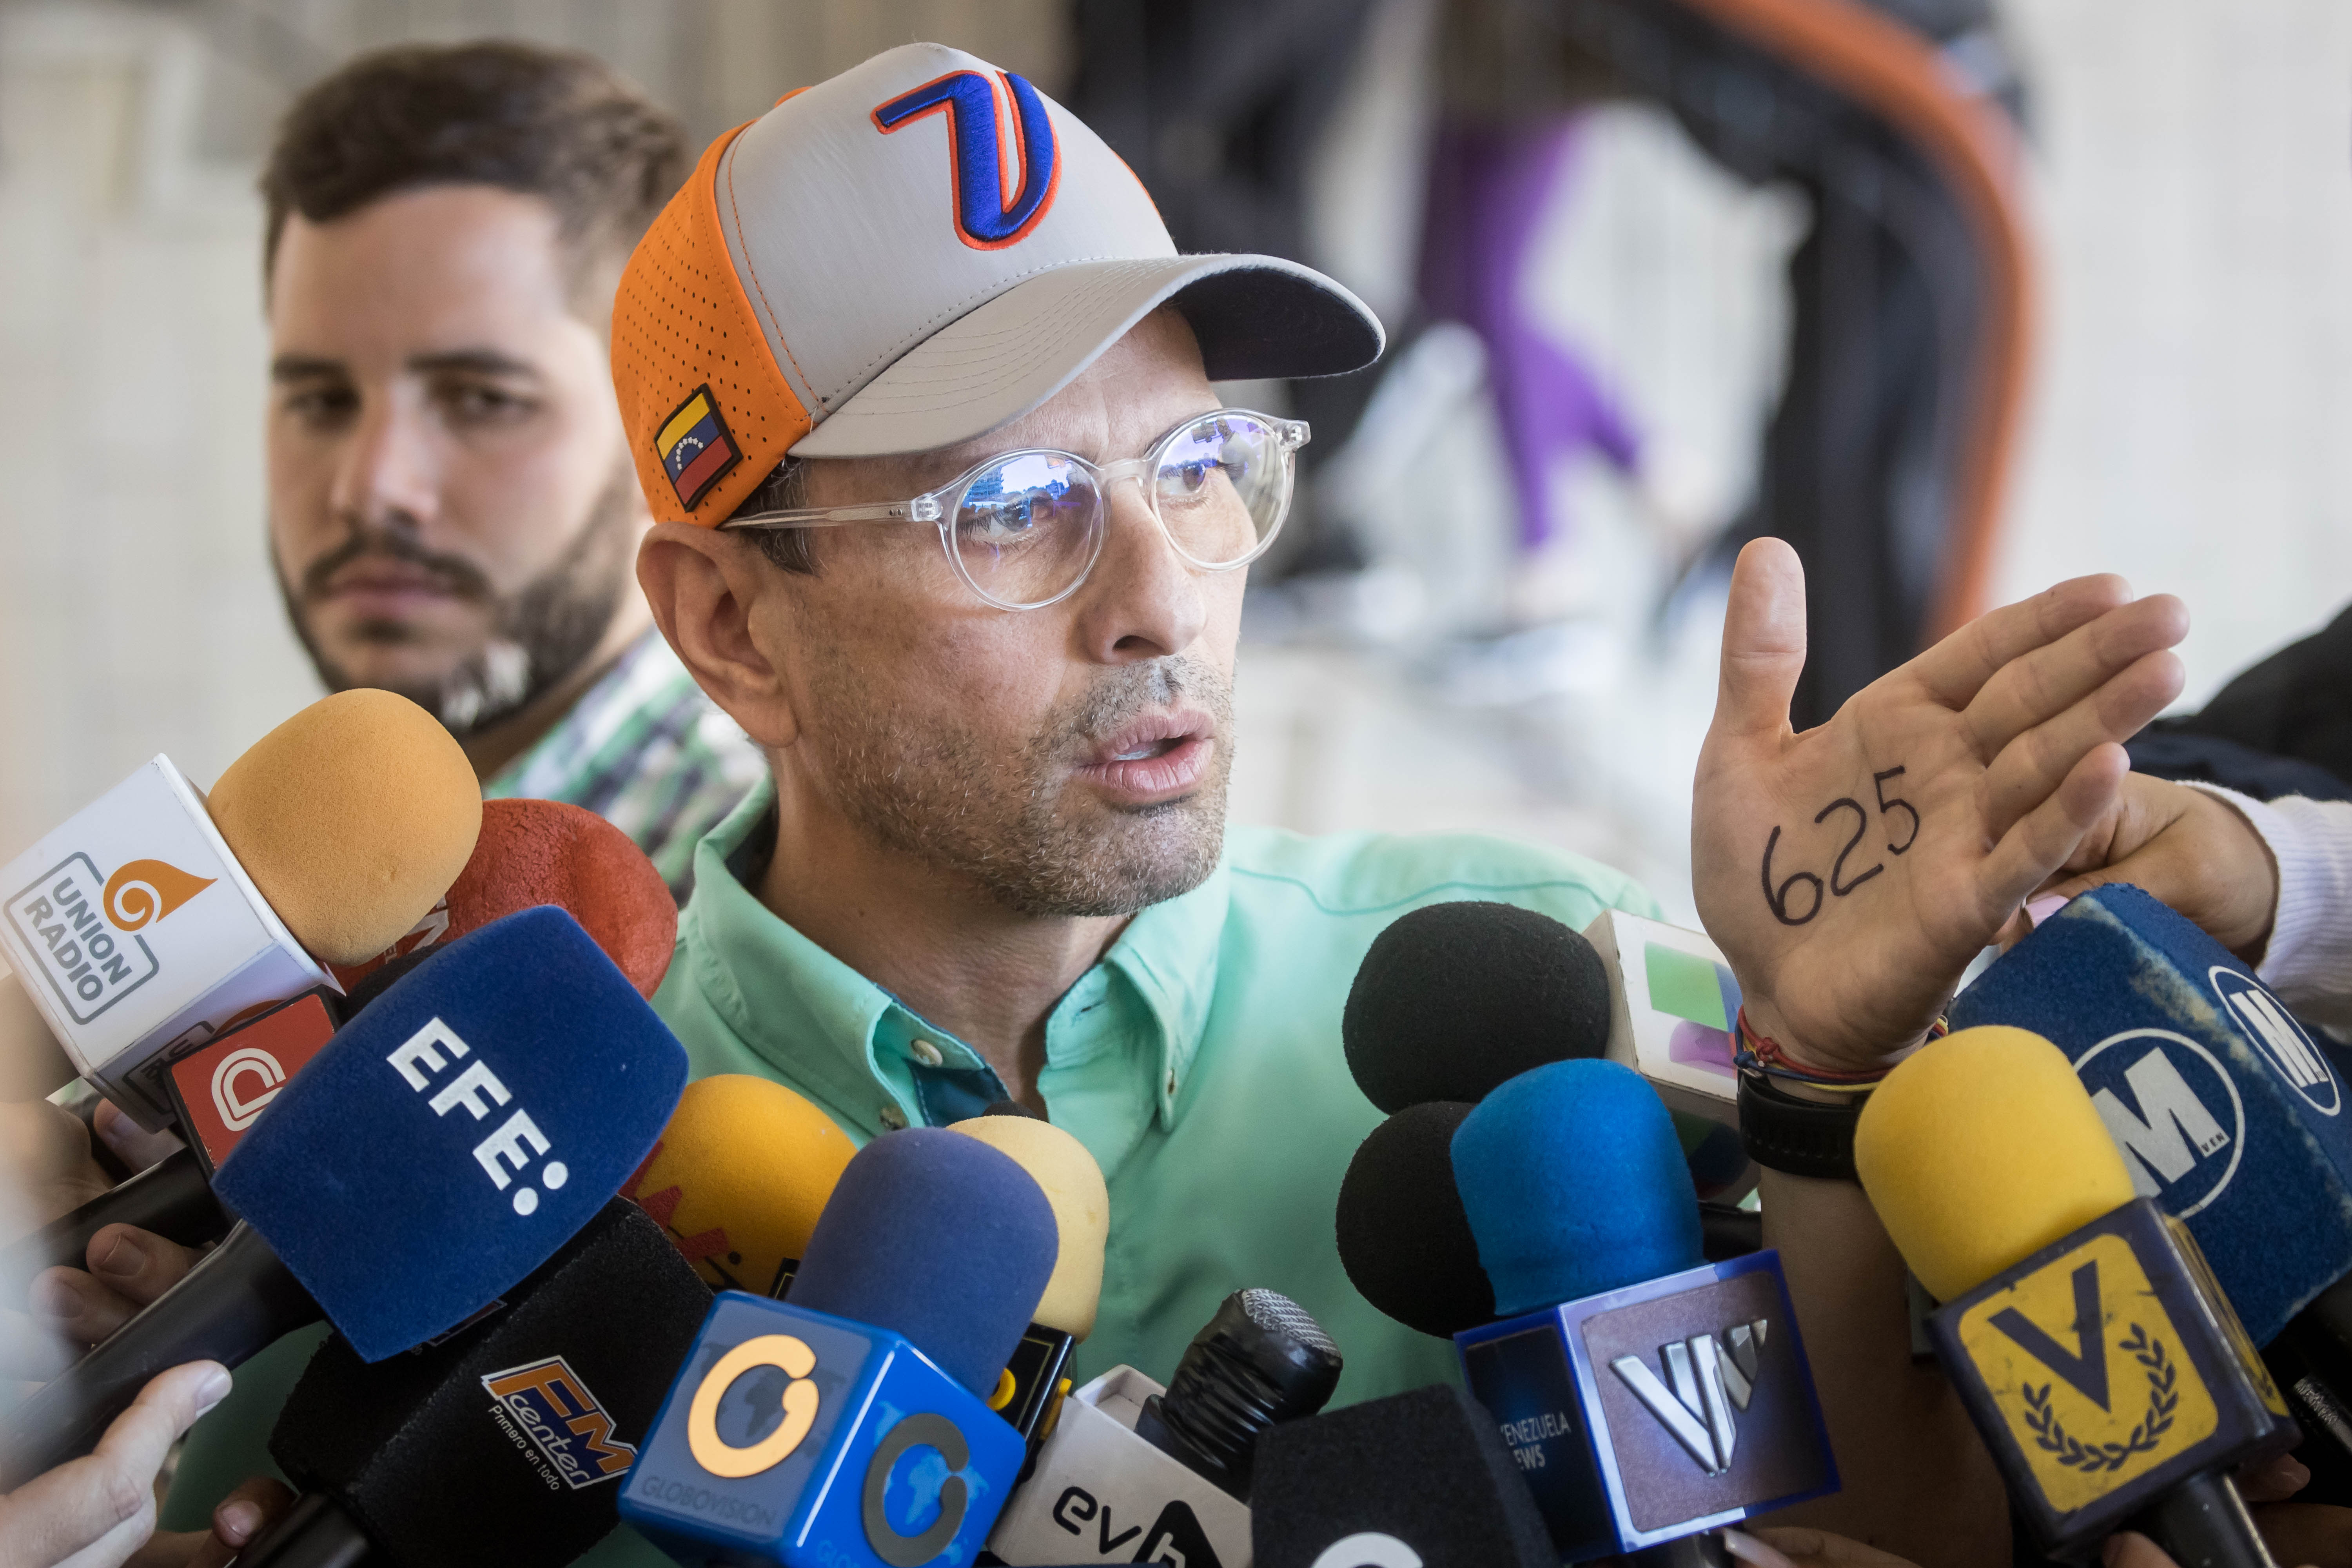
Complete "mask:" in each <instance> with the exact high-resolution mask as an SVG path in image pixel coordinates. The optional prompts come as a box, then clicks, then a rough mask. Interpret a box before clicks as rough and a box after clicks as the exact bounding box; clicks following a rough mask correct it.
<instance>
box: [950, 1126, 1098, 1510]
mask: <svg viewBox="0 0 2352 1568" xmlns="http://www.w3.org/2000/svg"><path fill="white" fill-rule="evenodd" d="M948 1131H950V1132H961V1133H962V1134H963V1135H964V1136H965V1137H967V1138H977V1139H979V1140H980V1141H981V1142H983V1143H985V1144H987V1145H988V1146H989V1147H990V1148H992V1149H994V1150H995V1151H997V1152H999V1153H1001V1154H1003V1155H1004V1156H1005V1157H1006V1158H1008V1159H1010V1160H1012V1161H1013V1163H1015V1164H1017V1165H1019V1166H1020V1167H1021V1168H1022V1169H1023V1170H1024V1171H1026V1172H1028V1173H1029V1175H1030V1178H1031V1179H1032V1180H1033V1181H1034V1182H1035V1183H1036V1184H1037V1185H1038V1187H1039V1188H1040V1189H1041V1190H1042V1191H1043V1192H1044V1193H1045V1201H1046V1202H1047V1203H1049V1204H1051V1205H1053V1206H1054V1228H1055V1231H1056V1232H1057V1233H1058V1235H1059V1237H1060V1238H1061V1241H1060V1245H1061V1250H1060V1252H1059V1254H1058V1255H1057V1256H1056V1258H1055V1262H1054V1273H1053V1276H1052V1278H1051V1279H1047V1280H1046V1282H1045V1296H1044V1297H1043V1299H1041V1300H1039V1301H1038V1303H1037V1310H1036V1313H1035V1315H1034V1317H1033V1318H1032V1319H1031V1321H1030V1323H1029V1327H1028V1328H1027V1329H1026V1330H1025V1331H1023V1333H1022V1335H1021V1342H1020V1344H1018V1345H1017V1346H1015V1347H1014V1348H1013V1357H1012V1360H1011V1361H1009V1362H1008V1363H1006V1364H1005V1368H1004V1374H1003V1377H1001V1378H999V1379H998V1381H997V1385H996V1387H995V1388H994V1389H993V1390H992V1391H991V1392H990V1394H989V1396H988V1405H989V1408H990V1409H992V1410H993V1411H995V1412H996V1413H997V1414H998V1415H1002V1416H1003V1417H1004V1419H1005V1420H1006V1421H1008V1422H1010V1423H1012V1425H1013V1430H1014V1431H1016V1432H1018V1433H1020V1434H1021V1440H1022V1442H1024V1444H1026V1445H1027V1446H1028V1462H1027V1463H1026V1464H1024V1467H1023V1473H1024V1478H1025V1476H1026V1474H1027V1470H1028V1466H1029V1465H1032V1464H1034V1463H1035V1461H1036V1458H1037V1453H1038V1450H1039V1449H1040V1448H1042V1447H1044V1446H1045V1439H1046V1437H1047V1436H1050V1435H1051V1434H1052V1432H1053V1429H1054V1425H1055V1421H1056V1420H1057V1419H1058V1418H1059V1416H1060V1415H1061V1411H1062V1401H1063V1400H1064V1399H1065V1398H1066V1397H1067V1396H1068V1394H1069V1392H1070V1382H1071V1380H1070V1378H1069V1377H1068V1376H1067V1375H1066V1373H1068V1370H1069V1365H1070V1355H1071V1352H1073V1351H1075V1350H1076V1348H1077V1345H1078V1342H1079V1341H1081V1340H1083V1339H1085V1338H1086V1337H1087V1335H1088V1334H1090V1333H1092V1332H1094V1328H1095V1312H1096V1310H1097V1308H1098V1307H1099V1306H1100V1305H1101V1303H1102V1275H1103V1247H1104V1244H1105V1243H1106V1242H1107V1241H1108V1239H1109V1235H1110V1191H1109V1189H1108V1187H1106V1186H1105V1185H1104V1184H1103V1174H1102V1167H1101V1166H1099V1165H1097V1164H1096V1163H1095V1157H1094V1156H1093V1155H1092V1154H1089V1153H1087V1149H1086V1145H1085V1144H1083V1143H1081V1142H1078V1141H1077V1140H1076V1138H1073V1137H1071V1136H1070V1135H1069V1134H1068V1133H1067V1132H1065V1131H1062V1129H1060V1128H1058V1127H1056V1126H1055V1125H1054V1124H1053V1123H1052V1122H1050V1121H1045V1120H1044V1119H1043V1118H1042V1117H1033V1116H1027V1115H1019V1114H1004V1113H1001V1112H994V1111H989V1112H983V1113H982V1114H981V1115H979V1116H975V1117H972V1118H971V1119H970V1120H968V1121H958V1122H954V1123H951V1124H950V1126H949V1128H948Z"/></svg>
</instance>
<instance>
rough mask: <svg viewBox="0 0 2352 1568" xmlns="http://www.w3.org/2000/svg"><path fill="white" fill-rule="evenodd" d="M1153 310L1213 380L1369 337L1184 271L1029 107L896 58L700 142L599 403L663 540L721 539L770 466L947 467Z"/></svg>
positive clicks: (1323, 294)
mask: <svg viewBox="0 0 2352 1568" xmlns="http://www.w3.org/2000/svg"><path fill="white" fill-rule="evenodd" d="M1161 305H1170V306H1172V307H1173V308H1175V309H1176V310H1179V311H1181V312H1182V314H1183V315H1184V317H1185V318H1186V320H1187V321H1190V322H1191V324H1192V331H1193V333H1194V335H1195V336H1196V337H1197V338H1198V339H1199V341H1200V344H1201V353H1202V359H1203V361H1204V362H1205V363H1206V366H1207V370H1208V374H1209V376H1210V378H1211V379H1212V380H1217V381H1227V380H1242V379H1255V378H1258V377H1267V376H1282V377H1291V376H1312V375H1332V374H1339V373H1340V372H1343V371H1350V370H1355V369H1359V368H1360V367H1361V366H1363V365H1367V364H1370V363H1371V362H1372V361H1373V360H1374V359H1377V358H1378V357H1379V356H1380V352H1381V341H1382V339H1381V324H1380V321H1379V320H1378V319H1377V318H1376V317H1374V316H1373V314H1372V313H1371V311H1370V310H1367V309H1366V308H1365V306H1364V304H1363V302H1362V301H1361V300H1358V299H1357V298H1356V297H1355V296H1354V295H1353V294H1350V293H1349V291H1348V290H1347V289H1343V288H1341V287H1340V286H1339V284H1337V283H1335V282H1333V281H1332V280H1331V279H1328V278H1326V277H1324V276H1323V275H1322V274H1320V273H1318V272H1316V271H1315V270H1313V269H1312V268H1307V267H1302V266H1300V265H1299V264H1297V262H1293V261H1286V260H1283V259H1281V258H1276V257H1272V256H1180V255H1178V254H1177V252H1176V247H1175V245H1174V243H1173V242H1172V241H1171V239H1170V238H1169V237H1168V227H1167V226H1166V225H1165V224H1163V223H1162V222H1161V221H1160V213H1159V210H1158V209H1157V208H1156V207H1154V206H1153V205H1152V204H1151V198H1150V195H1147V194H1146V193H1145V191H1144V189H1143V185H1142V183H1141V182H1140V181H1139V180H1138V179H1137V178H1136V177H1135V174H1134V172H1133V171H1132V170H1130V169H1129V168H1128V166H1127V165H1126V163H1123V162H1121V161H1120V159H1119V157H1118V154H1117V153H1113V152H1112V151H1111V150H1110V148H1109V147H1108V146H1107V145H1106V144H1105V143H1104V142H1103V140H1102V138H1100V137H1099V136H1097V135H1096V134H1095V133H1094V132H1092V131H1091V130H1089V129H1087V126H1086V125H1085V124H1084V123H1082V122H1081V121H1079V120H1077V119H1076V117H1075V116H1074V115H1072V114H1071V113H1070V112H1069V110H1066V109H1064V108H1063V107H1062V106H1061V105H1060V104H1057V103H1055V102H1054V101H1053V100H1051V99H1048V98H1047V97H1045V94H1043V93H1041V92H1039V91H1038V90H1037V89H1035V88H1034V87H1032V86H1031V85H1030V84H1029V83H1028V82H1026V81H1024V80H1023V79H1021V78H1020V77H1017V76H1014V75H1013V74H1012V73H1011V72H1009V71H1003V70H1000V69H998V68H996V67H994V66H992V65H990V64H988V63H987V62H986V61H984V60H982V59H979V58H975V57H974V56H971V55H968V54H966V53H964V52H963V51H962V50H961V49H951V48H947V47H943V46H941V45H938V44H907V45H904V46H902V47H898V48H895V49H891V50H889V51H887V53H884V54H879V55H877V56H875V57H874V58H871V59H869V60H867V61H866V62H865V63H864V64H863V65H860V66H857V67H855V68H852V69H850V70H847V71H844V72H843V73H842V74H841V75H839V76H836V77H835V78H833V79H830V80H828V81H824V82H820V83H818V84H817V85H815V86H814V87H810V88H804V89H801V90H800V91H797V92H794V93H792V94H789V95H788V96H786V97H785V98H784V99H783V100H782V101H780V102H779V103H778V104H777V105H776V106H775V107H774V108H773V109H772V110H769V111H768V112H767V113H765V114H763V115H761V117H760V118H759V119H757V120H754V121H751V122H750V123H749V124H746V125H741V126H738V127H737V128H736V129H735V130H733V131H730V132H728V133H727V134H726V135H724V136H722V137H720V138H719V140H718V141H717V142H713V143H712V144H711V146H710V147H709V150H708V151H706V152H705V153H703V155H702V159H701V162H700V163H698V164H697V165H696V168H695V171H694V174H693V177H692V178H691V179H689V180H688V182H687V183H686V185H685V187H684V188H683V189H681V190H680V191H679V192H678V193H677V195H675V196H673V197H672V198H671V199H670V202H669V205H667V207H665V208H664V209H663V211H662V214H661V216H659V217H657V218H656V219H655V221H654V224H653V226H652V227H651V228H650V229H649V230H647V231H646V237H645V238H644V239H643V240H642V241H640V242H639V243H638V245H637V247H636V250H635V253H634V254H633V255H632V256H631V257H630V258H629V263H628V267H627V268H626V269H625V271H624V272H623V274H622V277H621V286H620V290H619V294H618V296H617V298H616V299H615V300H614V307H613V384H614V390H615V391H616V392H617V393H618V395H619V397H620V404H621V415H622V418H623V420H624V421H625V424H626V426H627V429H628V436H629V443H630V448H631V453H632V455H633V457H634V458H635V461H636V465H637V478H638V481H639V483H640V484H642V485H643V486H644V488H645V492H646V499H647V500H648V501H649V502H650V503H651V504H652V508H653V512H654V515H655V516H656V517H657V518H661V519H664V520H666V521H688V522H699V523H706V524H713V523H717V522H719V521H721V520H723V519H725V518H726V517H727V516H728V515H729V514H730V513H731V512H733V511H734V510H736V508H737V507H739V506H740V505H741V504H742V502H743V500H744V499H745V498H746V497H748V496H749V495H750V494H751V491H752V490H753V489H755V488H757V487H758V485H759V484H760V483H761V480H763V479H766V478H767V476H768V474H769V473H770V472H771V471H772V470H773V469H774V468H775V467H776V465H777V464H778V463H779V462H781V461H782V459H783V458H784V457H785V456H786V455H787V454H791V455H793V456H797V457H803V458H858V457H880V456H886V455H889V454H894V453H903V452H921V451H929V450H930V449H932V448H934V447H950V446H954V445H956V444H958V443H960V442H962V441H968V440H970V439H971V438H972V437H976V436H981V435H984V434H986V433H987V432H988V431H990V430H993V429H995V428H996V427H997V426H1001V425H1004V424H1006V423H1009V422H1010V421H1012V420H1014V419H1018V418H1019V417H1021V416H1023V415H1024V414H1026V413H1028V412H1029V411H1030V410H1032V409H1034V408H1035V407H1037V406H1038V405H1040V404H1042V403H1044V402H1045V400H1046V399H1048V398H1050V397H1052V396H1053V395H1054V394H1055V393H1056V392H1058V391H1060V390H1061V389H1062V388H1063V387H1064V386H1066V385H1067V384H1069V383H1070V382H1071V381H1072V380H1074V379H1075V378H1076V376H1077V375H1078V374H1079V373H1080V372H1082V371H1084V370H1085V369H1086V367H1087V365H1089V364H1091V363H1093V362H1094V361H1095V359H1096V358H1097V356H1099V355H1100V354H1101V353H1103V351H1104V350H1106V349H1108V348H1109V347H1110V345H1111V344H1113V343H1115V342H1118V340H1119V338H1121V337H1122V336H1124V335H1125V334H1126V332H1127V331H1128V330H1129V328H1131V327H1132V326H1134V325H1135V324H1136V322H1138V321H1141V320H1142V319H1143V318H1144V317H1145V316H1146V315H1148V314H1150V312H1151V311H1152V310H1155V309H1157V308H1159V307H1160V306H1161Z"/></svg>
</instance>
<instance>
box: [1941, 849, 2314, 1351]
mask: <svg viewBox="0 0 2352 1568" xmlns="http://www.w3.org/2000/svg"><path fill="white" fill-rule="evenodd" d="M1949 1016H1950V1020H1951V1026H1952V1027H1953V1028H1954V1029H1956V1030H1958V1029H1964V1028H1969V1027H1971V1026H1976V1025H1979V1024H2009V1025H2014V1026H2017V1027H2019V1028H2024V1029H2031V1030H2032V1031H2033V1032H2034V1033H2035V1034H2037V1035H2041V1036H2042V1037H2045V1038H2047V1039H2049V1040H2051V1041H2052V1042H2053V1043H2054V1044H2056V1046H2057V1047H2058V1048H2059V1049H2061V1050H2063V1051H2064V1052H2065V1053H2066V1055H2067V1057H2068V1058H2070V1059H2071V1060H2072V1061H2073V1062H2074V1072H2075V1075H2076V1076H2077V1077H2078V1078H2080V1079H2082V1080H2083V1087H2084V1089H2088V1090H2089V1091H2090V1094H2091V1101H2092V1103H2093V1104H2094V1105H2095V1106H2096V1107H2097V1108H2098V1111H2099V1117H2100V1120H2101V1121H2105V1123H2106V1126H2107V1131H2108V1132H2109V1133H2110V1134H2112V1135H2113V1136H2114V1138H2115V1141H2116V1145H2117V1147H2118V1148H2120V1149H2121V1150H2122V1151H2123V1156H2124V1164H2125V1167H2126V1169H2128V1170H2129V1171H2130V1172H2131V1176H2132V1185H2133V1187H2134V1188H2135V1190H2137V1192H2138V1194H2140V1195H2141V1196H2142V1197H2147V1198H2153V1199H2155V1200H2156V1201H2157V1203H2158V1204H2159V1205H2162V1207H2163V1208H2164V1210H2165V1212H2166V1213H2168V1214H2170V1215H2174V1216H2175V1217H2177V1218H2179V1219H2181V1220H2184V1221H2186V1222H2187V1223H2188V1226H2189V1231H2190V1232H2191V1234H2193V1235H2194V1236H2195V1237H2196V1238H2197V1245H2198V1246H2199V1247H2200V1249H2202V1251H2203V1253H2204V1255H2205V1257H2206V1258H2207V1259H2209V1260H2210V1263H2211V1264H2212V1267H2213V1271H2214V1273H2215V1274H2216V1275H2218V1276H2219V1277H2220V1279H2221V1284H2222V1288H2223V1289H2224V1290H2226V1291H2227V1292H2228V1295H2229V1299H2230V1302H2231V1305H2232V1306H2233V1307H2235V1308H2236V1309H2237V1311H2238V1315H2239V1317H2240V1318H2241V1319H2242V1320H2243V1321H2244V1322H2245V1325H2246V1329H2247V1331H2249V1332H2250V1333H2252V1335H2253V1339H2254V1342H2255V1343H2256V1344H2267V1343H2269V1342H2271V1340H2272V1339H2273V1338H2274V1337H2276V1336H2277V1334H2278V1332H2279V1331H2280V1330H2281V1329H2283V1328H2284V1327H2285V1326H2286V1322H2287V1320H2288V1319H2290V1318H2292V1317H2293V1316H2294V1314H2295V1313H2296V1312H2298V1311H2300V1310H2302V1309H2303V1307H2304V1306H2305V1303H2307V1302H2308V1301H2310V1300H2311V1299H2312V1298H2313V1297H2315V1296H2316V1295H2317V1294H2318V1293H2319V1292H2320V1291H2321V1290H2324V1289H2326V1288H2327V1287H2328V1286H2329V1285H2331V1284H2334V1283H2335V1282H2336V1279H2338V1278H2339V1277H2340V1276H2342V1275H2343V1274H2344V1273H2345V1272H2346V1271H2347V1268H2352V1226H2347V1219H2346V1215H2347V1214H2352V1126H2347V1122H2352V1115H2347V1112H2346V1110H2345V1100H2346V1092H2345V1086H2344V1082H2343V1079H2341V1078H2340V1077H2339V1076H2338V1074H2337V1072H2336V1068H2335V1067H2334V1066H2333V1065H2332V1064H2331V1063H2330V1061H2329V1059H2328V1056H2327V1053H2326V1051H2324V1050H2322V1049H2321V1048H2320V1047H2319V1046H2318V1044H2317V1043H2316V1042H2315V1040H2314V1039H2313V1038H2312V1036H2311V1034H2310V1032H2309V1031H2307V1030H2306V1029H2305V1028H2304V1026H2302V1024H2300V1023H2298V1022H2297V1021H2296V1020H2295V1018H2294V1015H2292V1014H2290V1013H2289V1012H2288V1011H2287V1010H2286V1008H2285V1007H2284V1005H2281V1004H2280V1002H2279V1000H2278V998H2277V997H2275V996H2273V994H2271V993H2270V990H2269V988H2268V987H2266V986H2264V985H2263V983H2262V982H2261V981H2259V980H2257V979H2255V978H2254V976H2253V973H2252V971H2250V970H2249V969H2247V967H2246V966H2245V965H2244V964H2243V963H2240V962H2238V960H2237V959H2236V958H2234V957H2232V956H2231V954H2230V953H2229V952H2227V951H2226V950H2225V949H2223V948H2222V947H2221V944H2220V943H2219V942H2215V941H2213V939H2212V938H2210V937H2209V936H2207V935H2206V934H2205V933H2204V932H2203V931H2200V930H2199V929H2198V928H2197V927H2196V926H2195V925H2194V924H2192V923H2191V922H2190V921H2188V920H2186V919H2184V918H2183V917H2182V916H2180V915H2179V914H2176V913H2174V912H2173V911H2172V910H2169V909H2167V908H2166V907H2165V906H2164V905H2162V904H2161V903H2158V901H2157V900H2155V899H2153V898H2150V897H2149V896H2148V895H2147V893H2145V892H2142V891H2141V890H2140V889H2137V888H2134V887H2130V886H2127V885H2125V884H2122V883H2113V884H2110V885H2108V886H2106V887H2103V888H2097V889H2093V890H2092V891H2090V892H2088V893H2085V894H2084V895H2083V896H2082V897H2080V898H2077V899H2074V900H2070V901H2068V902H2067V903H2066V905H2065V906H2064V907H2063V908H2062V909H2060V910H2058V911H2057V912H2056V913H2054V914H2053V915H2052V916H2051V917H2050V918H2049V919H2048V920H2045V921H2042V923H2041V924H2040V925H2039V926H2037V927H2035V928H2034V931H2033V932H2032V934H2031V935H2030V936H2028V937H2026V938H2025V939H2024V940H2023V941H2022V942H2019V943H2018V944H2017V945H2016V946H2015V947H2013V948H2011V950H2010V951H2009V952H2007V953H2005V954H2003V955H2002V956H2001V957H2000V959H1999V960H1998V961H1997V962H1996V963H1993V964H1992V965H1991V966H1990V968H1988V969H1987V970H1986V971H1985V972H1984V973H1983V974H1981V975H1979V977H1978V979H1977V981H1976V983H1975V984H1972V985H1970V986H1969V988H1968V989H1967V990H1965V991H1963V992H1961V993H1960V994H1959V995H1958V996H1957V997H1956V998H1954V999H1953V1002H1952V1005H1951V1008H1950V1010H1949ZM2281 1237H2296V1238H2298V1240H2299V1242H2300V1245H2296V1246H2281V1245H2280V1238H2281Z"/></svg>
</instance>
